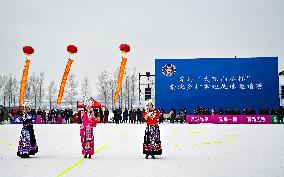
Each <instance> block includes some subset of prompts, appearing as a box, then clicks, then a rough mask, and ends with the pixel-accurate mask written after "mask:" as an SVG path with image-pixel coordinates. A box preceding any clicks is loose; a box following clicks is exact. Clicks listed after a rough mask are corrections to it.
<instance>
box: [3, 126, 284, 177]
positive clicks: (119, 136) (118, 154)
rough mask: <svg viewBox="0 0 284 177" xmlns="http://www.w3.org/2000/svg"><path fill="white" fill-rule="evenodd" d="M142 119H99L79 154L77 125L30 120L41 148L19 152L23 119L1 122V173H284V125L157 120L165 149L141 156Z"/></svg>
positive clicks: (197, 176)
mask: <svg viewBox="0 0 284 177" xmlns="http://www.w3.org/2000/svg"><path fill="white" fill-rule="evenodd" d="M145 126H146V125H145V124H142V125H137V124H136V125H133V124H119V125H115V124H98V126H97V127H96V128H95V133H94V135H95V149H96V154H95V155H94V156H93V157H92V159H84V158H82V155H81V143H80V136H79V125H34V129H35V136H36V139H37V143H38V146H39V152H38V153H37V154H36V155H35V156H31V158H28V159H21V158H19V157H17V155H16V152H17V145H18V141H19V135H20V130H21V127H22V125H9V124H5V125H0V157H1V159H0V176H1V177H18V176H19V177H45V176H47V177H49V176H51V177H56V176H66V177H68V176H78V177H85V176H86V177H87V176H88V177H89V176H94V177H96V176H97V177H115V176H121V177H145V176H151V177H166V176H169V177H211V176H212V177H213V176H214V177H283V176H284V126H283V125H272V124H270V125H212V124H199V125H191V124H162V125H160V130H161V140H162V147H163V154H162V155H161V156H157V158H156V159H145V158H144V155H143V154H142V143H143V136H144V129H145Z"/></svg>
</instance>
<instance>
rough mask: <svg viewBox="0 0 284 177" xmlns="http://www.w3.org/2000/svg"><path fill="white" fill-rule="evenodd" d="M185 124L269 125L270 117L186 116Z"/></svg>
mask: <svg viewBox="0 0 284 177" xmlns="http://www.w3.org/2000/svg"><path fill="white" fill-rule="evenodd" d="M186 123H189V124H200V123H213V124H271V123H272V122H271V115H187V116H186Z"/></svg>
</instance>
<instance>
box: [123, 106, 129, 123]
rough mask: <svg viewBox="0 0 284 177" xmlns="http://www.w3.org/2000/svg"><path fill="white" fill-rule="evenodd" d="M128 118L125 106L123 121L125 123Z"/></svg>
mask: <svg viewBox="0 0 284 177" xmlns="http://www.w3.org/2000/svg"><path fill="white" fill-rule="evenodd" d="M127 120H128V110H127V108H125V110H124V111H123V123H127Z"/></svg>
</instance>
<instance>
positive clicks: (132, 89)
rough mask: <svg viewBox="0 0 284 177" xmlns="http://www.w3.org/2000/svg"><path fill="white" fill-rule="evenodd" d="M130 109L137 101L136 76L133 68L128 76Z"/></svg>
mask: <svg viewBox="0 0 284 177" xmlns="http://www.w3.org/2000/svg"><path fill="white" fill-rule="evenodd" d="M129 84H130V85H129V87H130V90H129V91H130V107H131V109H132V108H133V105H134V104H135V102H136V101H137V76H136V68H133V71H132V73H131V76H130V82H129Z"/></svg>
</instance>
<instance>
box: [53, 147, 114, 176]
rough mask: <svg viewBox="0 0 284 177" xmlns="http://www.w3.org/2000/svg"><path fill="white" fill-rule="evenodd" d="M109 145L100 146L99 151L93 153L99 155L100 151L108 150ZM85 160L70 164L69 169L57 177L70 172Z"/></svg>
mask: <svg viewBox="0 0 284 177" xmlns="http://www.w3.org/2000/svg"><path fill="white" fill-rule="evenodd" d="M108 146H109V144H105V145H103V146H101V147H100V148H99V149H97V150H96V151H95V152H94V153H95V154H97V153H99V152H100V151H101V150H103V149H105V148H108ZM86 160H87V159H86V158H82V159H81V160H79V161H77V162H75V163H74V164H72V165H71V166H70V167H68V168H66V169H65V170H64V171H63V172H61V173H60V174H59V175H58V176H57V177H61V176H64V175H65V174H66V173H67V172H69V171H71V170H72V169H73V168H74V167H76V166H78V165H80V164H82V163H83V162H85V161H86Z"/></svg>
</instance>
